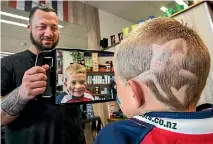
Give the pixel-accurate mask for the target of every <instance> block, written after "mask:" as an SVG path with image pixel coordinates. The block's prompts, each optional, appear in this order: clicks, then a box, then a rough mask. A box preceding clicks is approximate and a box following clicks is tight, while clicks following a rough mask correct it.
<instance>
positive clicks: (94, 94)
mask: <svg viewBox="0 0 213 144" xmlns="http://www.w3.org/2000/svg"><path fill="white" fill-rule="evenodd" d="M92 95H93V96H111V95H110V94H92Z"/></svg>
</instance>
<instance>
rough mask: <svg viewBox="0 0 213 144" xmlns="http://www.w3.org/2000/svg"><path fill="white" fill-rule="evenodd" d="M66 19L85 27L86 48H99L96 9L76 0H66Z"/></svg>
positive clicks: (98, 25) (98, 27)
mask: <svg viewBox="0 0 213 144" xmlns="http://www.w3.org/2000/svg"><path fill="white" fill-rule="evenodd" d="M68 8H69V11H68V20H69V22H71V23H74V24H79V25H83V26H85V27H86V28H87V33H88V49H92V50H98V49H100V46H99V45H100V23H99V17H98V9H97V8H94V7H92V6H89V5H86V4H85V3H81V2H77V1H69V2H68Z"/></svg>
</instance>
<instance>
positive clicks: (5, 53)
mask: <svg viewBox="0 0 213 144" xmlns="http://www.w3.org/2000/svg"><path fill="white" fill-rule="evenodd" d="M0 54H4V55H8V54H9V55H10V54H14V53H11V52H0Z"/></svg>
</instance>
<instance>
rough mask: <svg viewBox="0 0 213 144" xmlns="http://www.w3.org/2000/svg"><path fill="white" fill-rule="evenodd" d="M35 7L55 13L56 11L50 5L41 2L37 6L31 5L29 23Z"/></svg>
mask: <svg viewBox="0 0 213 144" xmlns="http://www.w3.org/2000/svg"><path fill="white" fill-rule="evenodd" d="M37 9H39V10H42V11H44V12H54V13H55V14H56V15H57V13H56V11H55V10H54V9H53V8H52V7H50V6H47V5H45V4H43V3H40V4H39V5H37V6H35V7H33V8H32V9H31V11H30V15H29V21H30V23H31V20H32V18H33V16H34V13H35V12H36V10H37Z"/></svg>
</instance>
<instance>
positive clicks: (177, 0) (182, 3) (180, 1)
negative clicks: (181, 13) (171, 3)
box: [175, 0, 189, 8]
mask: <svg viewBox="0 0 213 144" xmlns="http://www.w3.org/2000/svg"><path fill="white" fill-rule="evenodd" d="M175 2H176V3H177V4H179V5H183V6H184V8H188V7H189V6H188V5H187V4H186V3H185V2H184V1H183V0H175Z"/></svg>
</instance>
